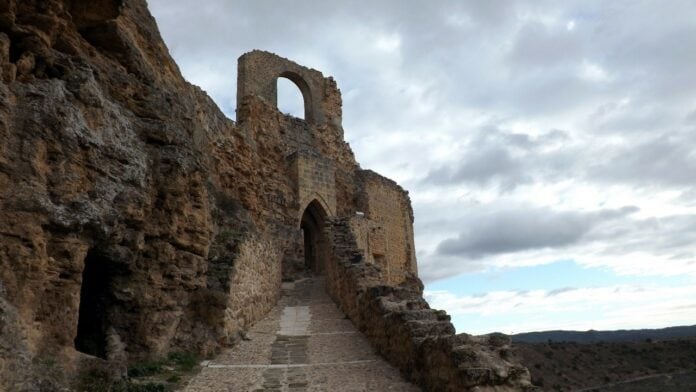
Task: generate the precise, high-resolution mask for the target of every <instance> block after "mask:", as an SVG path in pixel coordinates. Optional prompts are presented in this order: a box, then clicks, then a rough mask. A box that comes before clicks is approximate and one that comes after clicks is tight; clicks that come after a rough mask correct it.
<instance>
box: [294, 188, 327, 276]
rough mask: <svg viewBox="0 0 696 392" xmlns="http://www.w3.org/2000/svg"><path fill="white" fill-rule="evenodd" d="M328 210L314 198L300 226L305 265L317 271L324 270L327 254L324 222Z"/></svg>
mask: <svg viewBox="0 0 696 392" xmlns="http://www.w3.org/2000/svg"><path fill="white" fill-rule="evenodd" d="M325 218H326V212H325V211H324V209H323V208H322V207H321V204H319V202H317V201H316V200H313V201H312V202H311V203H309V205H308V206H307V208H305V211H304V213H303V214H302V222H301V223H300V227H301V228H302V233H303V237H304V258H305V267H306V268H307V269H309V270H312V271H314V272H316V273H323V272H324V262H325V258H326V257H327V254H326V251H325V249H326V245H327V243H326V238H325V234H324V222H325Z"/></svg>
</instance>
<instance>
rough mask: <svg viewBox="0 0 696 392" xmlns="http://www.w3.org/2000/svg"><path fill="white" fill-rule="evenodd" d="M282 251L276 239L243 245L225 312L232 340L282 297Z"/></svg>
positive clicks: (257, 240) (250, 241) (256, 240)
mask: <svg viewBox="0 0 696 392" xmlns="http://www.w3.org/2000/svg"><path fill="white" fill-rule="evenodd" d="M282 250H283V247H282V246H281V245H280V244H279V243H278V241H277V240H275V239H273V238H268V239H265V240H262V239H258V238H253V239H252V238H250V239H247V240H246V241H244V242H243V243H242V244H241V245H240V250H239V256H238V257H237V258H236V260H235V264H234V267H233V269H232V271H231V282H230V286H229V297H228V300H227V305H226V309H225V332H226V333H227V334H228V337H229V340H230V341H234V340H235V338H236V335H237V334H238V333H240V332H242V331H244V330H245V329H247V328H248V327H250V326H251V325H252V324H253V323H254V322H256V321H258V320H259V319H261V318H262V317H263V316H264V315H266V313H268V311H270V310H271V309H272V308H273V306H275V303H276V302H277V301H278V298H280V284H281V265H282V257H283V254H282Z"/></svg>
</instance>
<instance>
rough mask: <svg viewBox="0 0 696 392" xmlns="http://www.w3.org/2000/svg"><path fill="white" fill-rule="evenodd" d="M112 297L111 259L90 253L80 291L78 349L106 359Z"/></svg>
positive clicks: (76, 342)
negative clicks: (109, 264) (107, 330)
mask: <svg viewBox="0 0 696 392" xmlns="http://www.w3.org/2000/svg"><path fill="white" fill-rule="evenodd" d="M112 302H113V298H112V296H111V276H110V274H109V270H108V263H107V260H106V259H105V258H104V257H102V256H101V255H100V254H99V253H97V252H95V251H93V250H90V251H89V252H88V253H87V257H86V258H85V267H84V269H83V270H82V287H81V289H80V310H79V316H78V321H77V336H76V337H75V349H76V350H78V351H80V352H83V353H85V354H89V355H94V356H97V357H100V358H106V329H107V326H108V323H107V320H108V311H109V307H110V305H111V303H112Z"/></svg>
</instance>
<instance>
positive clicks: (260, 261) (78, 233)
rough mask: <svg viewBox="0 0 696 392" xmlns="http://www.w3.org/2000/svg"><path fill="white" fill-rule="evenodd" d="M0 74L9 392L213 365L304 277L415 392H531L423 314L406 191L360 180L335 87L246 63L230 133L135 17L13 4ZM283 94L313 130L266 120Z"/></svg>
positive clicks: (3, 307)
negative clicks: (323, 287)
mask: <svg viewBox="0 0 696 392" xmlns="http://www.w3.org/2000/svg"><path fill="white" fill-rule="evenodd" d="M0 70H1V72H2V74H1V75H0V76H1V79H2V83H0V141H1V142H0V390H12V391H33V390H56V389H60V388H62V387H64V386H66V385H69V384H70V382H71V379H72V378H73V376H75V375H76V374H77V373H79V371H80V370H81V369H84V368H86V367H87V366H106V367H108V369H110V371H111V373H112V374H113V376H114V377H120V376H121V375H123V374H125V367H126V366H127V364H128V363H132V362H133V361H138V360H143V359H150V358H157V357H161V356H164V355H166V354H167V353H169V352H171V351H173V350H179V351H181V350H185V351H194V352H197V353H199V354H203V355H208V354H211V353H214V352H217V351H218V350H220V349H221V348H222V347H225V346H227V345H230V344H234V343H236V342H239V341H240V338H242V337H243V336H244V331H245V330H246V329H248V328H249V327H250V326H251V325H254V323H255V322H257V321H258V320H260V319H262V318H263V317H264V316H265V314H266V313H268V312H269V311H270V309H272V307H273V306H274V304H275V303H276V301H277V300H278V298H279V296H280V293H281V286H282V285H281V281H282V280H283V279H286V280H289V279H291V278H293V277H297V276H298V275H302V274H304V273H306V272H303V269H305V268H306V267H310V268H312V269H314V270H315V271H316V272H323V271H326V273H327V276H328V278H329V280H328V286H329V288H330V292H331V294H332V296H333V297H334V299H335V300H336V301H337V302H338V303H339V304H341V307H342V308H343V310H344V311H345V312H346V313H347V314H348V315H349V316H350V318H351V319H352V320H353V321H354V322H355V324H356V325H357V326H358V327H359V328H360V329H361V330H363V332H364V333H365V334H366V335H367V336H368V337H369V339H370V340H371V341H372V343H373V344H374V345H375V346H376V347H377V348H378V349H379V350H380V352H382V353H383V354H384V355H385V356H386V357H387V358H388V359H389V360H390V361H391V362H392V363H393V364H394V365H396V366H397V367H398V368H400V369H401V370H402V371H403V372H405V373H404V374H408V373H411V374H412V377H413V380H414V381H416V382H418V383H419V384H421V385H423V386H424V387H426V388H429V389H432V390H454V389H452V388H454V387H453V386H466V387H469V386H472V385H478V384H481V385H486V386H497V387H501V386H503V385H505V386H510V387H511V388H512V387H513V386H520V388H521V386H523V385H526V384H525V380H526V378H525V377H526V372H525V370H524V369H523V368H520V367H516V366H513V365H511V364H509V363H508V362H507V361H506V360H505V359H504V353H505V352H506V351H505V350H506V348H507V345H508V343H506V342H505V341H504V339H502V340H501V339H500V338H499V337H494V338H480V337H479V338H474V337H467V338H466V339H465V338H464V337H462V336H454V335H453V329H452V326H451V324H450V323H449V319H448V316H446V314H444V313H443V312H439V311H434V310H430V309H429V307H428V305H427V303H426V302H425V301H424V300H423V298H422V296H421V291H422V285H420V282H419V281H418V280H417V278H415V274H416V272H417V271H416V260H415V249H414V244H413V228H412V222H413V212H412V210H411V206H410V200H409V198H408V194H407V192H405V191H404V190H403V189H402V188H401V187H399V186H398V185H397V184H396V183H394V182H393V181H391V180H388V179H385V178H384V177H381V176H379V175H378V174H376V173H373V172H370V171H365V170H361V169H360V167H359V165H358V164H357V162H356V161H355V158H354V156H353V152H352V151H351V149H350V147H349V146H348V144H347V143H346V142H345V140H344V138H343V135H344V132H343V128H342V125H341V115H342V114H341V112H342V111H341V96H340V91H339V90H338V87H337V86H336V83H335V81H334V80H333V79H332V78H330V77H324V76H323V75H322V74H321V72H319V71H316V70H311V69H308V68H306V67H302V66H301V65H298V64H295V63H293V62H291V61H289V60H287V59H284V58H282V57H279V56H277V55H274V54H272V53H268V52H262V51H253V52H250V53H247V54H245V55H244V56H242V57H241V58H240V61H239V75H238V77H239V81H238V86H239V91H238V95H239V96H238V102H237V117H238V122H237V123H235V122H233V121H231V120H229V119H228V118H226V117H225V116H224V115H223V114H222V112H221V111H220V110H219V109H218V108H217V106H216V105H215V104H214V103H213V102H212V100H211V99H210V98H209V97H208V96H207V95H206V94H205V93H204V92H203V91H201V90H200V89H199V88H198V87H195V86H192V85H190V84H189V83H187V82H186V81H185V80H184V79H183V78H182V76H181V74H180V72H179V70H178V68H177V66H176V64H175V63H174V62H173V61H172V59H171V57H170V56H169V54H168V52H167V49H166V47H165V45H164V43H163V42H162V40H161V37H160V35H159V32H158V30H157V27H156V24H155V22H154V19H153V18H152V17H151V16H150V14H149V12H148V11H147V6H146V3H145V1H144V0H97V1H68V0H26V1H24V0H23V1H18V0H4V1H2V2H0ZM278 77H287V78H289V79H290V80H292V81H293V82H294V83H296V84H297V85H298V87H299V88H300V90H301V91H302V93H303V96H304V97H305V103H306V105H305V107H306V118H307V121H304V120H300V119H296V118H293V117H289V116H285V115H283V114H282V113H280V112H279V111H278V110H277V108H276V107H275V93H276V92H275V86H276V85H275V83H276V80H277V78H278ZM358 213H361V214H358ZM349 222H352V224H351V223H349ZM327 223H330V224H329V225H328V226H327V225H326V224H327ZM324 228H327V229H328V231H324ZM356 238H357V239H359V241H360V244H359V245H360V246H358V244H356V242H355V239H356ZM310 239H311V241H310ZM397 284H398V286H397ZM356 293H357V294H358V295H357V296H356ZM243 343H244V341H242V342H241V343H240V344H243ZM290 346H293V347H295V346H294V343H293V344H291V345H289V346H288V347H287V349H288V350H287V353H288V355H289V358H290V359H289V360H291V361H292V360H294V359H293V358H295V357H296V356H297V357H298V358H299V357H301V355H300V354H299V352H297V349H295V348H292V347H290ZM300 346H301V344H300ZM300 351H301V350H300ZM295 354H298V355H295ZM295 359H297V358H295ZM287 376H288V377H290V375H287ZM264 377H265V376H264ZM273 377H275V376H274V374H269V375H268V377H267V378H268V379H273ZM307 377H309V376H307ZM304 382H305V381H304V378H302V377H299V378H298V383H299V384H302V383H304ZM298 387H301V386H300V385H298ZM443 388H444V389H443ZM447 388H450V389H447Z"/></svg>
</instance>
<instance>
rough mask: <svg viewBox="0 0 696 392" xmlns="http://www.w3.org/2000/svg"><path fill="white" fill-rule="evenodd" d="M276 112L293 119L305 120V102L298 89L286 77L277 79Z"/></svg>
mask: <svg viewBox="0 0 696 392" xmlns="http://www.w3.org/2000/svg"><path fill="white" fill-rule="evenodd" d="M277 83H278V110H280V112H281V113H283V114H289V115H291V116H293V117H297V118H301V119H303V120H306V118H305V102H304V97H303V96H302V91H300V88H299V87H298V86H297V85H296V84H295V83H294V82H293V81H292V80H290V79H288V78H286V77H279V78H278V82H277Z"/></svg>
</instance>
